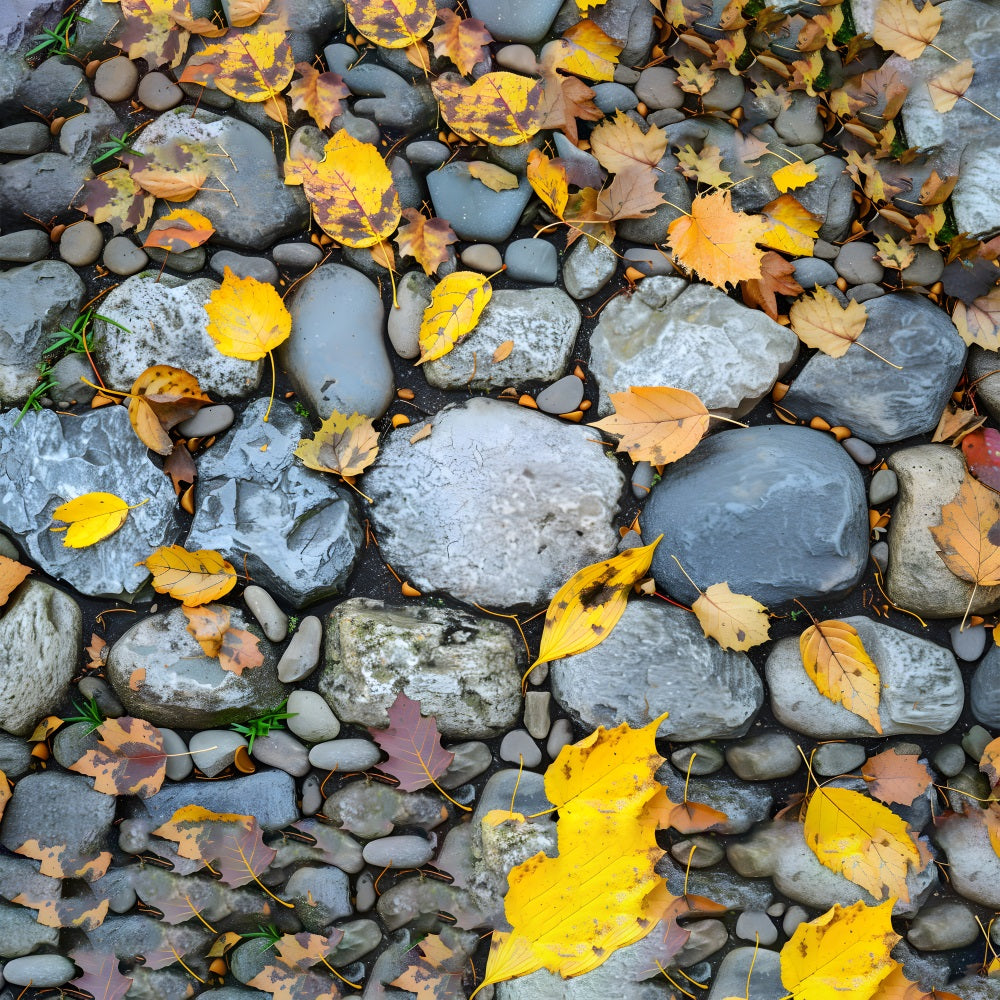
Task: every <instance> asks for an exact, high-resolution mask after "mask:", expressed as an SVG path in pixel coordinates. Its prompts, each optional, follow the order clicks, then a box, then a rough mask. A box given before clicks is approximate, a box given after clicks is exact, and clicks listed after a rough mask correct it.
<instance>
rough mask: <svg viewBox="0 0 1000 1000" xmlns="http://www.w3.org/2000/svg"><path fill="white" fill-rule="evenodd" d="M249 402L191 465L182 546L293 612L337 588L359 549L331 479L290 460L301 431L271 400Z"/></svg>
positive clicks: (304, 433) (342, 496)
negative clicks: (193, 472)
mask: <svg viewBox="0 0 1000 1000" xmlns="http://www.w3.org/2000/svg"><path fill="white" fill-rule="evenodd" d="M266 409H267V400H266V399H259V400H256V401H255V402H253V403H251V404H250V405H249V406H248V407H247V408H246V409H245V410H244V411H243V413H242V415H241V416H240V419H239V420H238V421H237V422H236V424H235V425H234V426H233V428H232V430H230V431H229V432H228V433H227V434H226V436H225V437H224V438H223V439H222V440H221V441H219V442H218V443H217V444H216V445H215V447H214V448H212V449H211V451H209V452H208V453H207V454H206V455H204V456H203V457H202V458H201V459H199V461H198V473H199V482H198V509H197V511H196V513H195V517H194V522H193V523H192V525H191V533H190V534H189V535H188V540H187V547H188V549H189V550H194V549H214V550H215V551H217V552H221V553H222V554H223V555H224V556H225V557H226V558H227V559H229V561H230V562H232V563H233V564H234V565H236V564H237V563H238V564H239V566H240V568H241V569H242V568H243V565H244V563H243V560H244V557H245V558H246V571H247V573H248V574H249V575H250V577H251V578H252V579H253V580H254V581H255V582H256V583H258V584H260V585H261V586H262V587H264V588H265V589H266V590H268V591H269V592H271V593H272V594H276V595H279V596H280V597H282V598H284V599H285V600H286V601H288V602H289V603H290V604H292V605H293V606H295V607H299V606H301V605H304V604H309V603H311V602H313V601H318V600H322V599H323V598H324V597H329V596H331V595H332V594H336V593H339V592H340V591H341V590H343V588H344V585H345V584H346V582H347V577H348V576H349V575H350V572H351V570H352V569H353V568H354V562H355V560H356V559H357V554H358V549H359V547H360V545H361V539H362V535H361V529H360V527H359V526H358V522H357V518H356V517H355V514H354V508H353V506H352V505H351V501H350V500H349V499H348V498H347V495H346V493H345V492H344V490H343V489H342V488H340V487H338V486H337V485H336V479H335V478H334V477H333V476H329V475H326V474H324V473H320V472H314V471H313V470H312V469H307V468H306V467H305V466H304V465H303V464H302V463H301V461H299V459H297V458H296V457H295V455H294V451H295V449H296V447H298V443H299V441H300V440H301V439H302V438H305V437H308V436H309V426H308V424H306V422H305V421H304V420H303V419H302V418H301V417H299V416H297V415H296V414H295V413H293V412H292V409H291V408H290V407H289V406H288V405H287V404H285V403H281V402H276V403H275V404H274V405H273V406H272V407H271V415H270V417H269V418H268V421H267V423H264V413H265V411H266Z"/></svg>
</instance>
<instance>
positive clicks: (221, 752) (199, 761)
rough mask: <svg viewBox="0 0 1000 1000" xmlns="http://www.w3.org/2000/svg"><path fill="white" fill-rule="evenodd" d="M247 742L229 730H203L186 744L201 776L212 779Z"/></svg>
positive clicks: (230, 761)
mask: <svg viewBox="0 0 1000 1000" xmlns="http://www.w3.org/2000/svg"><path fill="white" fill-rule="evenodd" d="M246 745H247V741H246V740H245V739H243V737H242V736H240V734H239V733H234V732H233V731H232V730H229V729H205V730H203V731H202V732H200V733H195V734H194V736H192V737H191V741H190V742H189V743H188V747H189V749H190V752H191V759H192V760H193V761H194V763H195V767H197V768H198V770H199V771H201V773H202V774H204V775H206V776H207V777H209V778H214V777H215V776H216V775H217V774H221V773H222V772H223V771H225V769H226V768H227V767H229V765H230V764H232V762H233V761H234V760H235V759H236V751H237V750H239V748H240V747H244V748H245V747H246Z"/></svg>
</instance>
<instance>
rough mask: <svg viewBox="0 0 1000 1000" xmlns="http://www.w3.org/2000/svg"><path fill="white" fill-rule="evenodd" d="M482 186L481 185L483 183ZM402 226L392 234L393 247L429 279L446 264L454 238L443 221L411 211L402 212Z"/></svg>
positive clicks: (404, 210)
mask: <svg viewBox="0 0 1000 1000" xmlns="http://www.w3.org/2000/svg"><path fill="white" fill-rule="evenodd" d="M484 183H485V182H484ZM402 217H403V218H404V219H406V225H405V226H400V227H399V229H398V231H397V232H396V246H397V247H399V252H400V254H402V255H403V256H404V257H412V258H413V259H414V260H415V261H416V262H417V263H418V264H419V265H420V266H421V267H422V268H423V269H424V274H426V275H427V276H428V277H430V276H431V275H432V274H436V273H437V270H438V268H440V267H441V265H442V264H443V263H445V261H447V260H448V247H449V246H450V245H451V244H452V243H457V242H458V237H457V236H456V235H455V232H454V230H453V229H452V228H451V226H450V225H449V223H448V220H447V219H439V218H437V217H435V218H433V219H428V218H426V217H425V216H424V215H422V214H421V213H420V212H418V211H417V210H416V209H415V208H404V209H403V211H402Z"/></svg>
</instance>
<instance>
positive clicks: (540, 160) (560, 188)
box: [526, 149, 569, 219]
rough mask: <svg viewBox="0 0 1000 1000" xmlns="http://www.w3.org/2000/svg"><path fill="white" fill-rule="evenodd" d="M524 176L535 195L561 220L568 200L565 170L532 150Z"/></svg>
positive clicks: (567, 182)
mask: <svg viewBox="0 0 1000 1000" xmlns="http://www.w3.org/2000/svg"><path fill="white" fill-rule="evenodd" d="M526 176H527V178H528V183H529V184H530V185H531V188H532V190H533V191H534V192H535V194H537V195H538V197H539V198H541V199H542V201H543V202H545V204H546V206H547V207H548V209H549V211H550V212H552V214H553V215H555V216H556V217H557V218H560V219H561V218H562V217H563V215H564V214H565V213H566V202H567V201H568V200H569V181H568V180H567V178H566V168H565V167H563V166H561V165H560V164H558V163H554V162H553V161H552V160H550V159H549V158H548V157H547V156H546V155H545V154H544V153H542V152H540V151H539V150H537V149H533V150H531V151H530V152H529V153H528V169H527V172H526Z"/></svg>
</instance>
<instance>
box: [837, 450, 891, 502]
mask: <svg viewBox="0 0 1000 1000" xmlns="http://www.w3.org/2000/svg"><path fill="white" fill-rule="evenodd" d="M847 440H848V441H850V440H851V439H850V438H848V439H847ZM898 492H899V480H897V479H896V473H895V472H893V471H892V469H879V470H878V472H876V473H875V475H874V476H872V481H871V484H870V485H869V487H868V502H869V503H870V504H872V505H874V504H880V503H888V502H889V501H890V500H892V499H893V498H894V497H895V496H896V494H897V493H898Z"/></svg>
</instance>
